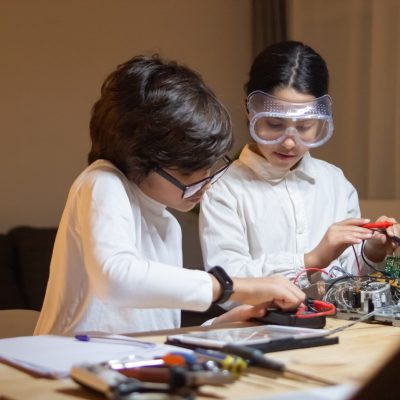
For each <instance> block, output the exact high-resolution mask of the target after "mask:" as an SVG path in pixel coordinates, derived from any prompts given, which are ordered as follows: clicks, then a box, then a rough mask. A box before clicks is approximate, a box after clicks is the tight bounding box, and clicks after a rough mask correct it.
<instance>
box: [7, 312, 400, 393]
mask: <svg viewBox="0 0 400 400" xmlns="http://www.w3.org/2000/svg"><path fill="white" fill-rule="evenodd" d="M347 323H348V321H342V320H336V319H328V322H327V326H326V328H328V329H332V328H336V327H338V326H341V325H343V324H347ZM183 330H184V331H186V332H187V331H188V330H197V329H193V328H185V329H183ZM183 330H175V331H173V333H179V332H181V331H183ZM171 333H172V331H168V332H166V331H165V332H157V333H154V332H152V333H147V334H140V335H134V336H139V337H146V340H153V341H155V342H158V343H163V342H164V340H165V337H166V334H171ZM338 336H339V344H335V345H330V346H321V347H313V348H307V349H299V350H290V351H282V352H276V353H269V356H270V357H272V358H275V359H277V360H280V361H284V362H285V363H286V365H287V367H288V368H290V369H292V370H296V371H299V372H301V373H306V374H309V375H311V376H316V377H321V378H325V379H327V380H330V381H332V382H335V383H345V382H356V383H358V384H361V383H362V382H363V381H365V380H366V379H367V377H368V376H369V375H371V374H372V373H374V372H375V371H376V370H377V368H379V366H380V365H381V364H382V363H383V362H384V361H385V360H386V359H387V357H388V355H389V354H391V353H392V352H394V351H395V350H396V349H397V348H398V347H400V328H398V327H392V326H387V325H382V324H376V323H359V324H356V325H354V326H352V327H350V328H348V329H347V330H345V331H343V332H340V333H338ZM318 386H322V385H321V384H318V383H316V382H314V381H312V380H309V381H307V380H305V379H304V378H301V379H300V378H296V377H295V376H289V375H285V376H280V375H276V374H274V373H271V372H267V371H263V375H260V374H254V373H249V374H246V375H244V376H242V377H241V378H240V379H239V380H237V381H236V382H235V383H233V384H231V385H229V386H226V387H212V386H204V387H203V388H202V394H200V395H199V396H198V398H199V399H207V398H208V399H210V395H212V397H214V396H218V398H220V399H233V398H234V399H238V400H240V399H252V398H256V397H260V396H265V395H267V394H276V393H282V392H288V391H293V390H300V389H305V388H312V387H318ZM2 396H3V397H4V398H6V399H13V400H19V399H21V400H22V399H23V400H26V399H32V400H46V399H51V400H58V399H60V400H61V399H63V400H66V399H70V400H72V399H74V400H75V399H98V398H101V396H99V395H95V394H93V393H92V392H90V391H88V390H86V389H84V388H81V387H80V386H79V385H77V384H76V383H75V382H73V381H72V380H70V379H62V380H51V379H46V378H42V377H38V376H34V375H31V374H29V373H27V372H26V371H23V370H19V369H17V368H14V367H12V366H9V365H6V364H3V363H0V398H3V397H2Z"/></svg>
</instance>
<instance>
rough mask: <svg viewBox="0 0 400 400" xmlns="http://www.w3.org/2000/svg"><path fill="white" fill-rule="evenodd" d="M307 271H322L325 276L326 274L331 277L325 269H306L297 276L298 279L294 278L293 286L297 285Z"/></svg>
mask: <svg viewBox="0 0 400 400" xmlns="http://www.w3.org/2000/svg"><path fill="white" fill-rule="evenodd" d="M307 271H320V272H322V273H324V274H326V275H329V274H328V273H327V272H326V271H325V270H324V269H322V268H304V269H303V270H301V271H300V272H299V273H298V274H297V275H296V277H295V278H294V281H293V284H294V285H295V284H296V282H297V281H298V279H299V277H300V275H302V274H304V272H307Z"/></svg>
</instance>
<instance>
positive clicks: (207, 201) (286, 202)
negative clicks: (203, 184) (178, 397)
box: [200, 145, 362, 285]
mask: <svg viewBox="0 0 400 400" xmlns="http://www.w3.org/2000/svg"><path fill="white" fill-rule="evenodd" d="M251 146H252V145H247V146H246V147H245V148H244V149H243V151H242V153H241V154H240V157H239V160H236V161H235V162H234V163H233V164H232V165H231V166H230V167H229V169H228V171H227V172H226V173H225V174H224V175H223V176H222V178H221V179H220V180H218V181H217V182H216V183H215V184H214V185H213V187H212V188H211V189H210V190H208V191H207V193H206V194H205V195H204V197H203V201H202V204H201V212H200V241H201V247H202V252H203V259H204V262H205V264H206V268H210V267H212V266H214V265H221V266H222V267H224V268H225V269H226V270H227V272H229V273H230V274H231V275H232V276H255V277H257V276H266V275H272V274H280V275H285V276H287V277H288V278H289V279H292V280H293V279H294V278H295V277H296V276H297V275H298V274H299V273H300V272H301V271H302V270H303V269H304V268H305V266H304V254H305V253H308V252H309V251H311V250H312V249H313V248H315V247H316V246H317V244H318V243H319V242H320V241H321V239H322V237H323V236H324V234H325V233H326V231H327V229H328V227H329V226H330V225H332V224H333V223H335V222H338V221H342V220H344V219H346V218H350V217H359V216H360V209H359V203H358V196H357V192H356V190H355V189H354V187H353V186H352V185H351V184H350V182H349V181H348V180H347V179H346V178H345V177H344V175H343V173H342V171H341V170H340V169H339V168H337V167H335V166H333V165H331V164H329V163H327V162H325V161H321V160H318V159H315V158H312V157H311V155H310V154H309V153H308V152H307V153H306V154H305V155H304V157H303V159H302V160H301V162H300V163H299V165H298V166H297V168H295V169H294V170H291V171H283V170H282V169H278V168H276V167H274V166H272V165H271V164H270V163H269V162H268V161H267V160H266V159H265V158H264V157H262V156H260V155H258V154H256V153H255V152H253V151H252V150H251ZM360 264H362V263H361V262H360ZM335 265H336V266H339V267H341V268H342V269H345V270H346V271H348V272H351V273H357V272H358V271H357V267H356V260H355V255H354V253H353V250H352V248H351V247H350V248H347V249H346V251H345V252H344V253H343V254H342V255H341V256H340V257H339V259H337V260H334V261H333V262H332V263H331V264H330V267H332V266H335ZM329 270H330V268H329V267H328V269H327V270H326V271H327V272H329ZM299 282H301V283H302V285H304V284H308V280H307V278H306V274H302V275H301V278H300V280H299Z"/></svg>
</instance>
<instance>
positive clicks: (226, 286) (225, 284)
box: [208, 265, 233, 304]
mask: <svg viewBox="0 0 400 400" xmlns="http://www.w3.org/2000/svg"><path fill="white" fill-rule="evenodd" d="M208 272H209V273H210V274H211V275H212V276H214V277H215V278H216V279H217V281H218V282H219V284H220V285H221V295H220V296H219V297H218V299H216V300H215V301H213V304H222V303H225V302H227V301H228V300H229V299H230V297H231V296H232V293H233V280H232V278H231V277H230V276H229V275H228V274H227V272H226V271H225V270H224V269H223V268H222V267H220V266H219V265H217V266H215V267H213V268H211V269H210V270H209V271H208Z"/></svg>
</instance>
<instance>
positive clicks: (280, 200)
mask: <svg viewBox="0 0 400 400" xmlns="http://www.w3.org/2000/svg"><path fill="white" fill-rule="evenodd" d="M328 81H329V76H328V69H327V66H326V64H325V61H324V60H323V59H322V57H321V56H320V55H319V54H317V53H316V52H315V51H314V50H313V49H311V48H310V47H308V46H306V45H304V44H303V43H299V42H295V41H286V42H281V43H277V44H274V45H272V46H270V47H268V48H266V49H265V50H264V51H263V52H261V53H260V54H259V55H258V56H257V57H256V59H255V60H254V63H253V65H252V67H251V70H250V79H249V81H248V83H247V85H246V90H247V101H246V106H247V111H248V119H249V130H250V134H251V137H252V138H253V140H254V143H251V144H248V145H247V146H246V147H245V148H244V149H243V151H242V152H241V154H240V157H239V160H237V161H235V162H234V163H233V165H232V166H231V168H230V169H229V171H228V172H227V173H226V174H225V175H224V176H223V177H222V179H221V180H220V181H219V182H217V184H216V185H215V186H214V187H213V188H212V190H210V191H209V192H207V193H206V194H205V196H204V198H203V201H202V204H201V213H200V238H201V244H202V251H203V257H204V260H205V263H206V268H208V267H210V266H212V265H216V264H220V265H224V266H225V267H226V269H227V271H229V273H231V274H232V275H235V276H251V277H257V276H270V275H272V274H281V275H284V276H286V277H288V278H290V279H291V280H294V279H296V280H297V279H299V283H301V284H302V285H307V284H308V279H307V277H308V278H310V277H311V275H312V274H313V273H314V272H315V269H327V271H328V272H329V270H330V269H331V268H332V267H335V268H336V269H341V270H342V271H347V272H351V273H355V272H359V271H357V270H356V268H355V266H356V262H355V255H354V254H353V252H352V248H351V246H352V245H360V243H361V242H362V241H363V240H367V242H366V244H365V248H364V253H365V255H366V257H367V258H368V259H369V260H370V261H373V262H380V261H382V260H383V259H384V257H385V256H386V254H387V253H388V252H392V251H393V248H394V243H392V241H391V240H390V239H389V238H388V236H387V235H389V236H392V235H393V234H394V233H395V229H398V228H395V227H390V228H388V229H387V231H386V232H387V235H385V234H382V233H374V234H373V233H372V231H371V230H370V229H367V228H364V227H363V225H364V224H366V223H367V222H369V220H367V219H364V218H360V208H359V203H358V197H357V192H356V190H355V189H354V187H353V186H352V185H351V184H350V183H349V181H348V180H347V179H346V178H345V177H344V175H343V173H342V171H341V170H340V169H339V168H337V167H335V166H333V165H331V164H329V163H327V162H325V161H322V160H317V159H315V158H313V157H312V156H311V155H310V153H309V150H310V149H312V148H315V147H318V146H321V145H323V144H325V143H326V142H327V141H328V140H329V138H330V137H331V135H332V133H333V121H332V101H331V98H330V97H329V95H328ZM381 219H388V218H386V217H381ZM390 220H391V221H392V222H395V221H394V220H393V219H390ZM306 268H307V274H303V272H304V271H305V269H306ZM360 268H361V267H360ZM362 268H365V266H362Z"/></svg>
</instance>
